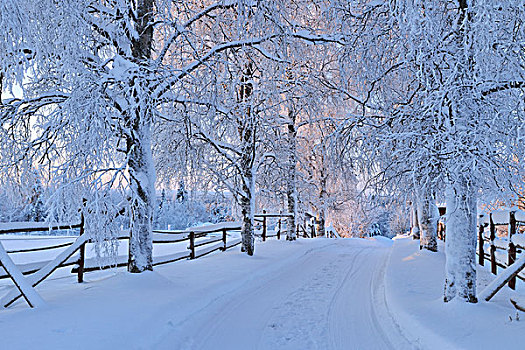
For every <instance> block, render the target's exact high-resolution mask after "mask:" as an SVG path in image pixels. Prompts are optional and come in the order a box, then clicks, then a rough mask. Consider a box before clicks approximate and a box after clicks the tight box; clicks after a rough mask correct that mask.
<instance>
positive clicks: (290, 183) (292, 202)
mask: <svg viewBox="0 0 525 350" xmlns="http://www.w3.org/2000/svg"><path fill="white" fill-rule="evenodd" d="M288 117H289V123H288V174H287V177H286V201H287V204H288V213H289V214H292V216H288V217H287V218H286V240H287V241H295V240H296V239H297V232H296V220H295V218H296V215H297V208H296V205H297V204H296V202H297V183H296V178H297V176H296V175H297V173H296V165H297V154H296V152H297V143H296V137H297V130H296V129H295V122H296V117H297V116H296V113H295V108H294V107H293V105H292V106H291V107H290V109H289V110H288Z"/></svg>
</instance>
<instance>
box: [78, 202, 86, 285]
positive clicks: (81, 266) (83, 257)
mask: <svg viewBox="0 0 525 350" xmlns="http://www.w3.org/2000/svg"><path fill="white" fill-rule="evenodd" d="M86 202H87V200H86V199H85V198H84V199H83V200H82V209H80V236H82V235H83V234H84V224H85V220H84V208H86ZM78 252H79V256H78V270H77V280H78V283H82V282H84V266H85V262H86V243H85V242H84V243H83V244H82V245H81V246H80V248H79V250H78Z"/></svg>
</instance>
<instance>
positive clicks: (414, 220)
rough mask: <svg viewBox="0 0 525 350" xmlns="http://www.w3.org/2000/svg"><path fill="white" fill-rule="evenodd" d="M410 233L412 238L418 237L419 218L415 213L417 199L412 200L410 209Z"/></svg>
mask: <svg viewBox="0 0 525 350" xmlns="http://www.w3.org/2000/svg"><path fill="white" fill-rule="evenodd" d="M410 219H411V220H410V221H411V222H410V233H411V234H412V238H413V239H419V220H418V215H417V200H414V202H412V210H411V213H410Z"/></svg>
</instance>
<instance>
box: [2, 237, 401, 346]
mask: <svg viewBox="0 0 525 350" xmlns="http://www.w3.org/2000/svg"><path fill="white" fill-rule="evenodd" d="M256 249H257V250H256V255H255V256H253V257H248V256H246V255H244V254H241V253H240V252H239V249H238V248H234V249H232V250H230V251H227V252H224V253H216V254H213V255H210V256H206V257H203V258H201V259H197V260H193V261H181V262H178V263H174V264H169V265H163V266H159V267H157V268H156V270H155V271H154V272H151V273H143V274H139V275H131V274H128V273H125V272H123V271H122V270H119V271H117V272H110V271H103V272H95V273H90V274H87V275H86V282H85V283H83V284H78V283H76V282H75V277H74V276H71V277H65V276H61V277H59V278H53V277H52V278H51V279H50V280H46V281H45V282H43V283H42V284H41V285H40V286H38V287H37V290H38V291H39V292H40V294H41V295H42V297H43V298H44V299H45V301H46V302H47V304H48V305H47V307H45V308H39V309H34V310H32V309H28V308H27V306H26V305H25V304H24V303H23V302H22V301H18V302H17V303H16V304H15V305H14V306H13V307H11V308H9V309H6V310H2V311H0V324H1V326H0V338H1V339H2V347H5V348H6V349H28V348H35V347H38V348H41V349H70V348H71V347H72V346H74V347H75V348H85V349H93V348H104V349H106V348H111V349H121V348H127V349H150V348H158V349H256V348H259V349H277V348H284V349H331V348H334V349H348V348H361V349H363V348H371V347H372V348H384V349H389V348H392V347H393V346H397V347H402V348H404V346H403V344H404V343H403V341H404V340H403V339H402V338H400V337H399V335H398V333H397V331H396V330H395V329H394V325H393V324H392V323H388V322H385V316H384V308H383V306H382V305H381V303H382V301H384V295H382V294H381V293H382V291H383V287H382V286H383V274H382V273H383V270H384V267H385V263H386V262H387V257H388V253H389V244H388V243H384V242H382V241H373V240H370V241H367V240H358V239H349V240H342V239H338V240H328V239H310V240H299V241H297V242H286V241H276V240H272V241H267V242H265V243H261V244H258V246H257V248H256ZM6 284H8V283H7V281H5V282H4V285H6ZM6 288H7V287H6V286H4V287H3V288H2V290H4V289H6ZM405 345H406V344H405Z"/></svg>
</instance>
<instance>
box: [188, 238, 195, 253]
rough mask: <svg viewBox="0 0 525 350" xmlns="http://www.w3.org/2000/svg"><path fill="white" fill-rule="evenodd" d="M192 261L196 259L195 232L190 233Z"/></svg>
mask: <svg viewBox="0 0 525 350" xmlns="http://www.w3.org/2000/svg"><path fill="white" fill-rule="evenodd" d="M189 249H190V259H195V232H190V246H189Z"/></svg>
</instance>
